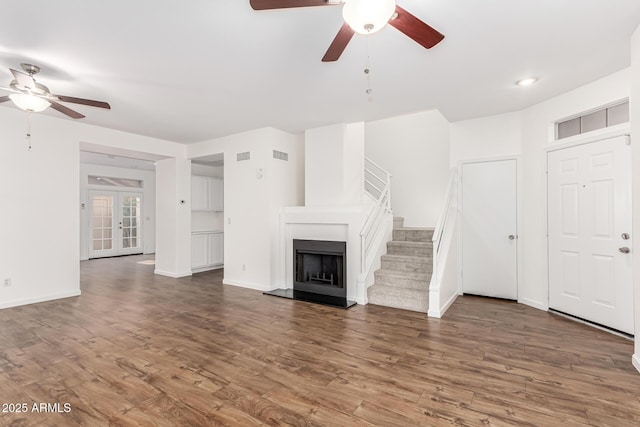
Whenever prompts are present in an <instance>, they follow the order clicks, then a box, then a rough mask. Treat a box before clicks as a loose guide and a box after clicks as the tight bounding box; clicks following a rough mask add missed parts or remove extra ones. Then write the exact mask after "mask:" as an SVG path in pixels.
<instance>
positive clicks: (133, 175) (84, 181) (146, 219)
mask: <svg viewBox="0 0 640 427" xmlns="http://www.w3.org/2000/svg"><path fill="white" fill-rule="evenodd" d="M89 175H93V176H106V177H110V178H126V179H137V180H141V181H142V188H141V189H140V190H142V218H143V222H142V225H143V228H142V238H143V247H142V251H143V253H145V254H151V253H154V252H155V250H156V220H155V218H156V173H155V172H153V171H147V170H141V169H126V168H117V167H112V166H104V165H94V164H89V163H81V164H80V206H81V207H80V259H81V260H86V259H88V258H89V245H90V242H89V240H90V237H89V236H90V230H89V212H90V202H91V201H90V200H89V190H90V189H93V190H100V191H115V190H120V191H131V189H129V188H126V187H125V188H118V187H110V186H99V185H94V186H89V185H88V178H89ZM135 190H138V189H134V191H135ZM83 204H84V206H85V207H84V209H83V208H82V205H83Z"/></svg>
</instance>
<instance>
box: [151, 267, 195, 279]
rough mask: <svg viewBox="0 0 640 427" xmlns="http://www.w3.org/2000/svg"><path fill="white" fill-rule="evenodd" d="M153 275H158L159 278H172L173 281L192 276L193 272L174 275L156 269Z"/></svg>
mask: <svg viewBox="0 0 640 427" xmlns="http://www.w3.org/2000/svg"><path fill="white" fill-rule="evenodd" d="M153 273H154V274H157V275H159V276H166V277H171V278H173V279H179V278H181V277H188V276H191V271H185V272H182V273H172V272H170V271H164V270H158V269H155V270H153Z"/></svg>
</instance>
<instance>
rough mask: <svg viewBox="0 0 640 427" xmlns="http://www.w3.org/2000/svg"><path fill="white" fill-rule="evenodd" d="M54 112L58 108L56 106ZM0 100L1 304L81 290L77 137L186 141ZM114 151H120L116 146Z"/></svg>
mask: <svg viewBox="0 0 640 427" xmlns="http://www.w3.org/2000/svg"><path fill="white" fill-rule="evenodd" d="M52 114H57V113H55V112H54V113H52ZM31 122H32V123H31V134H32V146H33V148H32V150H31V151H28V150H27V145H26V143H25V133H26V113H24V112H23V111H20V110H18V109H16V108H13V107H11V106H2V107H0V142H1V143H0V182H2V185H0V197H1V198H0V200H2V202H1V203H2V205H1V206H0V279H4V278H11V279H12V286H11V287H0V307H8V306H14V305H21V304H27V303H30V302H36V301H44V300H49V299H55V298H61V297H66V296H71V295H78V294H79V293H80V273H79V271H80V269H79V261H78V260H79V259H80V206H79V200H80V156H79V147H80V144H95V146H109V145H110V144H115V146H116V147H117V148H118V149H119V150H124V148H128V149H129V150H132V149H134V150H139V151H146V152H150V153H154V155H157V156H172V155H176V156H179V155H182V156H184V152H185V150H184V146H183V145H181V144H175V143H171V142H169V141H162V140H158V139H154V138H147V137H143V136H139V135H133V134H127V133H125V132H119V131H113V130H109V129H104V128H99V127H96V126H91V125H87V124H84V123H82V121H76V120H69V119H66V118H56V117H52V116H49V115H47V114H33V115H32V118H31ZM114 154H116V153H114Z"/></svg>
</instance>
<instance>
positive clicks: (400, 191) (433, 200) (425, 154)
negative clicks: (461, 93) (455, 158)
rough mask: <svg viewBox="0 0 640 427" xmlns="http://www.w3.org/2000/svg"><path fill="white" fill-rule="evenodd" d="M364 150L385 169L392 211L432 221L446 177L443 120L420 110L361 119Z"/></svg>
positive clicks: (409, 222) (417, 222)
mask: <svg viewBox="0 0 640 427" xmlns="http://www.w3.org/2000/svg"><path fill="white" fill-rule="evenodd" d="M365 153H366V155H367V157H369V158H370V159H371V160H373V161H374V162H376V163H377V164H379V165H380V166H382V167H383V168H385V169H386V170H387V171H389V172H390V173H391V174H392V175H393V177H392V179H391V205H392V209H393V212H394V215H396V216H401V217H404V219H405V225H406V226H408V227H412V226H413V227H434V226H435V224H436V222H437V221H438V215H439V214H440V210H441V209H442V203H443V201H444V192H445V191H446V187H447V180H448V177H449V122H448V121H447V120H446V119H445V118H444V116H442V114H440V112H439V111H435V110H432V111H424V112H420V113H415V114H409V115H406V116H399V117H393V118H390V119H384V120H378V121H373V122H368V123H366V124H365Z"/></svg>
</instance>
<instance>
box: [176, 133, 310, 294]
mask: <svg viewBox="0 0 640 427" xmlns="http://www.w3.org/2000/svg"><path fill="white" fill-rule="evenodd" d="M187 149H188V156H189V157H190V158H197V157H203V156H208V155H211V154H217V153H221V152H222V153H224V210H225V211H224V215H225V221H224V283H226V284H232V285H237V286H244V287H250V288H254V289H261V290H267V289H273V288H274V286H273V284H272V283H271V281H272V276H273V275H274V274H275V273H274V271H273V270H274V268H275V266H276V264H275V263H276V262H277V260H276V259H274V258H277V257H278V254H279V251H278V250H276V248H278V245H279V243H278V241H277V239H278V230H279V227H278V225H277V215H276V212H279V210H280V209H281V208H282V207H283V206H296V205H301V204H302V203H303V188H304V173H303V169H302V166H301V161H302V153H303V152H304V144H303V140H302V137H301V136H300V135H292V134H289V133H286V132H282V131H280V130H277V129H273V128H262V129H257V130H253V131H248V132H243V133H240V134H236V135H231V136H228V137H223V138H218V139H214V140H211V141H204V142H200V143H197V144H191V145H189V146H188V147H187ZM274 149H276V150H278V151H284V152H286V153H288V154H289V161H288V162H285V161H282V160H277V159H274V158H273V151H272V150H274ZM246 151H249V152H251V158H250V160H246V161H240V162H238V161H236V154H237V153H241V152H246ZM275 287H277V286H275Z"/></svg>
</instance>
